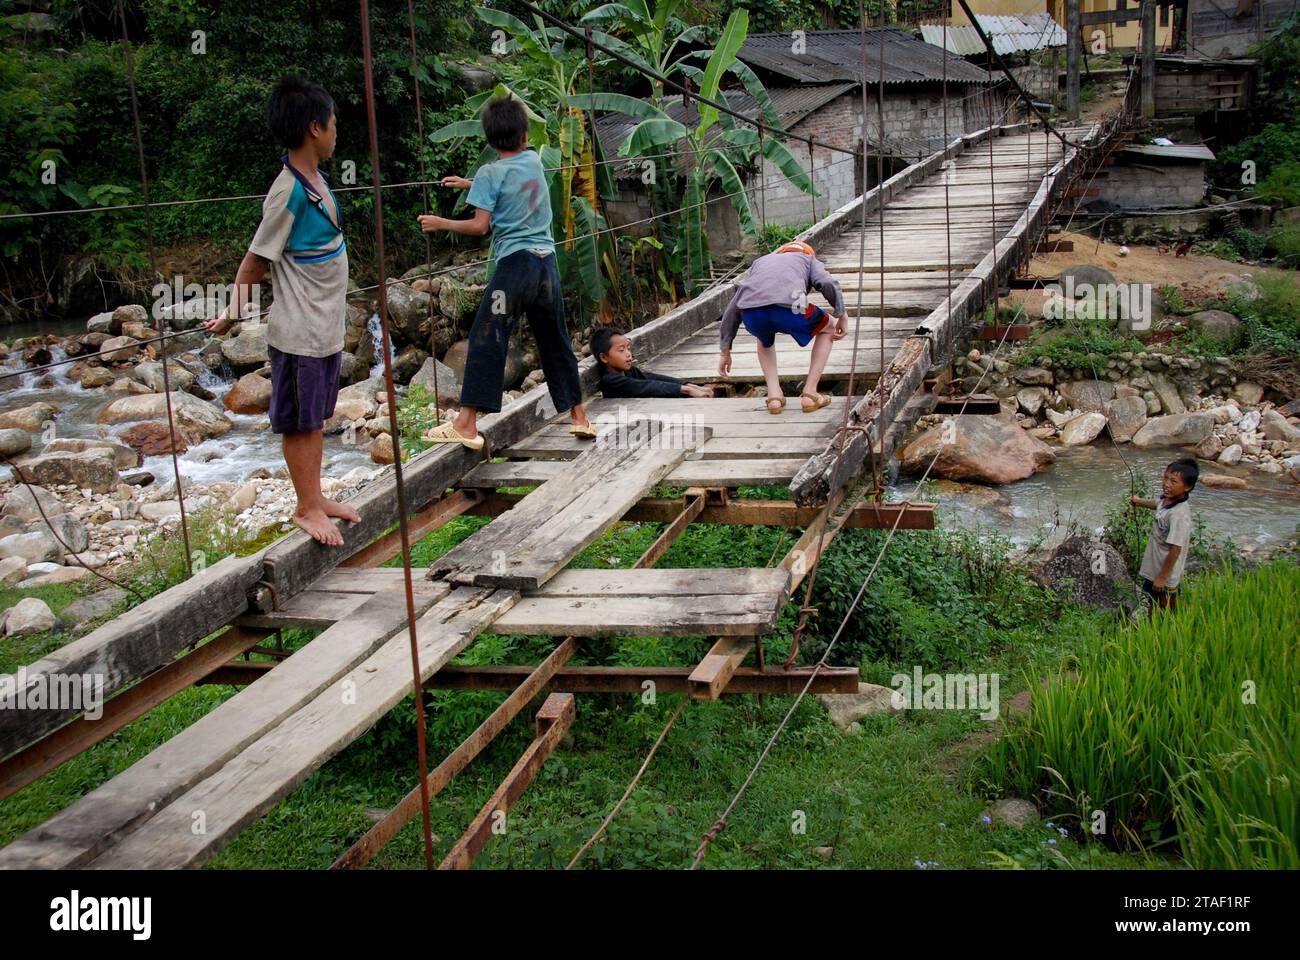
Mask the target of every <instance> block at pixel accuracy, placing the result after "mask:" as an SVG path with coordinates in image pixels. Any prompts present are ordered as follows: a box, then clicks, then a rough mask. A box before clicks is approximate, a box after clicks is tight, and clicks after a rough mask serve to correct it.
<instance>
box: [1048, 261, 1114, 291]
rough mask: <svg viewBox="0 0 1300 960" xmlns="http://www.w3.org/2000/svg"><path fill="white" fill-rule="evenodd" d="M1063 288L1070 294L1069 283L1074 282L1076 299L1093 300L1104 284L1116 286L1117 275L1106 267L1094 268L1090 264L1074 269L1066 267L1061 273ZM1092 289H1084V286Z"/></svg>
mask: <svg viewBox="0 0 1300 960" xmlns="http://www.w3.org/2000/svg"><path fill="white" fill-rule="evenodd" d="M1060 277H1061V286H1062V288H1063V291H1065V292H1068V291H1069V290H1070V286H1069V285H1068V282H1069V281H1070V280H1073V281H1074V297H1075V299H1076V300H1077V299H1080V298H1087V299H1092V298H1093V297H1095V296H1096V294H1097V287H1098V286H1101V285H1103V284H1114V283H1116V282H1117V281H1116V280H1115V275H1114V274H1113V273H1111V272H1110V271H1109V270H1107V269H1105V268H1104V267H1094V266H1093V265H1092V264H1088V263H1078V264H1075V265H1074V266H1072V267H1066V268H1065V269H1064V270H1062V271H1061V273H1060ZM1085 284H1086V285H1087V286H1088V288H1090V289H1082V288H1083V287H1084V285H1085Z"/></svg>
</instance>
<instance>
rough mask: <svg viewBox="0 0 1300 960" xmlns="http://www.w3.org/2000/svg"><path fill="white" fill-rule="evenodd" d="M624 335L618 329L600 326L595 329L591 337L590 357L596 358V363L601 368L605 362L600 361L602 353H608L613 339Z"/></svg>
mask: <svg viewBox="0 0 1300 960" xmlns="http://www.w3.org/2000/svg"><path fill="white" fill-rule="evenodd" d="M625 336H627V334H625V333H624V332H623V331H622V330H620V329H619V328H618V327H613V326H602V327H597V328H596V332H595V333H593V334H592V335H591V355H592V356H593V357H595V358H596V362H597V363H598V364H600V366H601V367H602V368H603V367H604V366H605V362H604V361H603V360H601V359H600V355H601V354H602V353H609V350H610V347H612V346H613V345H614V338H615V337H625Z"/></svg>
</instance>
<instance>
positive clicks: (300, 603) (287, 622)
mask: <svg viewBox="0 0 1300 960" xmlns="http://www.w3.org/2000/svg"><path fill="white" fill-rule="evenodd" d="M374 592H375V591H373V590H371V591H368V592H364V593H363V592H359V591H356V590H351V591H348V592H346V593H345V592H342V591H337V590H317V589H315V588H313V589H311V590H304V591H303V592H302V593H300V594H298V595H297V596H296V597H292V598H291V599H290V600H289V602H288V603H286V604H285V605H284V607H282V608H281V609H279V610H271V611H269V612H268V613H246V614H244V615H243V616H242V617H237V618H236V619H235V623H237V624H238V625H239V626H241V627H262V628H264V629H268V630H280V629H291V628H292V629H299V630H324V629H325V628H326V627H329V626H331V625H332V624H334V623H337V622H338V621H339V620H343V619H346V618H347V617H348V616H349V615H350V614H351V613H352V612H353V611H354V610H356V609H357V608H358V607H360V606H361V605H362V604H364V603H365V602H366V598H367V597H368V596H369V595H370V594H372V593H374Z"/></svg>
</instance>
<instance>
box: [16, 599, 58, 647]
mask: <svg viewBox="0 0 1300 960" xmlns="http://www.w3.org/2000/svg"><path fill="white" fill-rule="evenodd" d="M54 623H55V621H54V614H53V613H52V612H51V611H50V608H49V607H48V606H46V604H45V601H43V600H37V599H36V598H35V597H24V598H23V599H21V600H19V601H18V602H17V603H16V604H14V605H13V607H11V608H10V610H9V615H8V616H7V617H5V635H6V636H9V637H25V636H27V635H28V634H32V633H42V632H43V631H45V630H49V629H50V628H51V627H53V626H54Z"/></svg>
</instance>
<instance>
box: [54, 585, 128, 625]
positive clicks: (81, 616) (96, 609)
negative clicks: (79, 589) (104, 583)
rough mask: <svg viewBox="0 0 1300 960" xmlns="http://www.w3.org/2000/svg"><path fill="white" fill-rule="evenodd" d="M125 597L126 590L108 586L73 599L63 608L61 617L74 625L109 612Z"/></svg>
mask: <svg viewBox="0 0 1300 960" xmlns="http://www.w3.org/2000/svg"><path fill="white" fill-rule="evenodd" d="M125 599H126V591H125V590H122V589H119V588H118V587H108V588H107V589H105V590H100V591H99V592H97V593H92V594H91V595H90V596H88V597H82V598H81V599H80V600H74V601H73V602H72V603H70V604H68V605H67V606H66V607H64V608H63V619H64V620H65V621H67V622H68V623H69V624H71V625H72V626H74V627H79V626H81V625H82V624H83V623H87V622H89V621H91V620H95V619H98V618H99V617H102V616H104V615H105V614H107V613H109V612H110V611H111V610H112V609H113V608H114V607H115V606H117V605H118V604H119V603H121V602H122V601H123V600H125Z"/></svg>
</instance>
